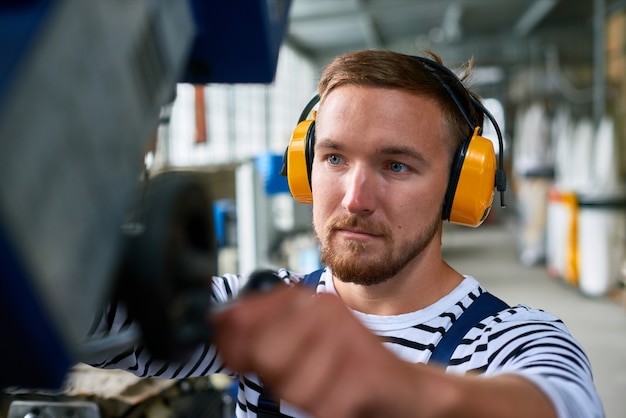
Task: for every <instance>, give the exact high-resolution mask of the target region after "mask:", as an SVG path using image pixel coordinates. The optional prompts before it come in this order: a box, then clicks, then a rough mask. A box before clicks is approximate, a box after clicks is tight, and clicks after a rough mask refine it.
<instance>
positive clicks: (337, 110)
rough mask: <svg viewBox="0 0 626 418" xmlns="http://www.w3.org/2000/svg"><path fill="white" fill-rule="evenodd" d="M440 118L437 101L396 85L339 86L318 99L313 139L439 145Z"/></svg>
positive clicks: (442, 130) (442, 141)
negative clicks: (321, 98)
mask: <svg viewBox="0 0 626 418" xmlns="http://www.w3.org/2000/svg"><path fill="white" fill-rule="evenodd" d="M443 121H444V118H443V114H442V111H441V108H440V106H439V104H438V103H437V102H436V101H435V100H433V99H431V98H428V97H425V96H423V95H418V94H416V93H413V92H408V91H405V90H400V89H390V88H379V87H363V86H355V85H348V86H341V87H338V88H336V89H334V90H332V91H331V92H330V93H329V94H328V95H327V96H326V97H324V100H323V101H322V102H321V103H320V109H319V112H318V115H317V121H316V139H317V140H320V138H328V139H333V140H341V139H346V140H349V139H353V140H355V141H358V142H359V143H363V142H364V141H367V140H375V141H377V142H378V143H381V142H383V143H389V142H394V141H399V142H403V143H404V145H407V144H408V143H411V142H412V143H415V145H421V146H428V145H433V146H439V147H443V145H444V143H445V142H446V141H445V139H444V138H445V135H444V132H445V130H444V122H443Z"/></svg>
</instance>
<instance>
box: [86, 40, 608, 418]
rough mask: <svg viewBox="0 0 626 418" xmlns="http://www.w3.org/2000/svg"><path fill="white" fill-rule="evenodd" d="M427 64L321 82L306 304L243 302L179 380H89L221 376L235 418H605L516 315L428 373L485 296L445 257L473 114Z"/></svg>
mask: <svg viewBox="0 0 626 418" xmlns="http://www.w3.org/2000/svg"><path fill="white" fill-rule="evenodd" d="M433 58H434V61H429V60H425V59H419V58H416V57H411V56H407V55H403V54H397V53H394V52H389V51H360V52H354V53H349V54H346V55H343V56H340V57H338V58H337V59H336V60H335V61H333V63H331V64H330V65H329V66H328V67H327V68H326V70H325V71H324V73H323V74H322V77H321V80H320V83H319V88H318V93H319V96H320V105H319V110H318V113H317V118H316V120H315V131H314V141H315V142H314V148H313V155H312V156H311V157H312V166H311V170H310V171H311V172H310V186H311V191H312V200H313V226H314V230H315V234H316V236H317V238H318V239H319V242H320V245H321V257H322V262H323V263H324V265H326V266H327V268H326V270H325V271H324V272H323V273H322V274H321V277H320V279H319V282H318V283H317V287H316V296H315V297H313V295H312V291H311V290H310V289H307V288H305V287H304V286H285V287H281V288H278V289H276V290H272V291H270V292H264V293H262V294H256V295H246V296H243V297H240V298H238V299H237V301H236V302H235V303H233V304H231V305H230V306H229V307H227V308H226V309H224V310H223V311H221V312H219V313H213V314H210V315H208V319H207V321H209V322H210V323H211V325H212V326H214V327H215V346H210V347H206V348H204V350H201V351H199V352H198V353H197V354H196V355H195V356H194V357H193V358H192V359H191V360H190V361H189V362H188V363H186V364H185V365H174V364H162V363H160V364H157V363H158V362H156V361H153V359H152V358H151V357H150V355H149V353H146V352H145V350H144V351H141V350H139V349H137V350H134V351H132V352H128V353H125V354H124V355H122V356H117V357H113V356H112V357H111V359H108V360H103V362H102V363H99V364H97V366H100V367H122V368H129V369H133V370H134V371H135V372H136V373H137V374H138V375H158V376H162V377H186V376H192V375H201V374H206V373H211V372H218V371H224V370H225V369H226V368H227V369H229V370H232V371H234V372H235V373H237V374H238V375H239V376H240V381H241V383H240V390H239V398H238V406H237V414H238V416H240V417H243V416H257V413H259V411H260V410H259V398H260V397H262V396H263V397H265V396H266V392H267V391H266V390H264V389H263V387H262V386H263V385H265V386H266V388H269V389H270V390H271V393H272V396H273V397H274V398H275V399H282V401H280V403H276V405H275V406H273V407H272V406H271V405H270V409H272V408H276V409H279V411H280V412H270V415H271V414H272V413H273V414H274V415H273V416H284V415H287V416H316V417H456V416H458V417H472V416H475V417H481V418H485V417H498V418H502V417H557V416H558V417H575V416H576V417H578V416H579V417H599V416H602V415H603V412H602V406H601V403H600V400H599V398H598V395H597V393H596V390H595V388H594V386H593V382H592V377H591V371H590V366H589V363H588V360H587V357H586V355H585V354H584V351H583V350H582V348H581V347H580V346H579V345H578V344H577V342H576V341H575V340H574V339H573V338H572V337H571V335H570V334H569V333H568V332H567V330H566V329H565V327H564V326H563V324H562V323H561V322H560V321H559V320H558V318H555V317H553V316H551V315H549V314H547V313H544V312H541V311H537V310H533V309H530V308H528V307H525V306H517V307H512V308H505V309H502V310H500V311H499V312H496V313H495V314H493V315H489V316H487V317H486V318H485V319H482V320H481V321H479V323H476V324H473V325H475V326H474V327H472V328H471V329H470V330H469V331H468V332H467V333H464V335H463V337H464V338H463V340H462V341H461V342H460V343H459V344H458V346H455V347H454V348H455V350H454V353H453V354H452V356H451V359H450V361H449V362H448V363H447V364H446V367H442V366H437V365H435V364H426V363H428V362H429V360H430V357H431V355H432V353H433V350H434V349H435V348H436V346H437V345H438V343H439V342H440V341H441V339H442V335H445V334H446V333H447V331H448V330H450V328H451V327H452V325H453V323H455V322H457V321H458V320H459V318H463V314H464V313H465V312H466V311H467V309H468V308H469V307H470V306H471V305H472V303H473V302H474V301H475V300H477V298H478V296H480V295H481V294H482V293H484V292H485V291H484V289H482V288H481V287H480V285H479V283H478V282H477V281H476V280H475V279H473V278H472V277H469V276H463V275H462V274H460V273H459V272H457V271H455V270H454V269H452V268H451V267H450V266H449V265H448V264H446V263H445V261H444V260H443V259H442V256H441V235H442V223H443V218H446V216H443V218H442V208H443V207H444V206H445V205H444V202H445V201H446V199H447V197H446V192H447V190H448V181H449V178H450V173H451V168H450V167H451V166H452V165H453V164H454V161H453V160H454V157H455V154H456V153H457V152H458V149H459V146H460V144H461V143H462V142H463V141H464V140H466V139H467V138H468V137H471V135H472V126H482V124H483V117H484V114H483V113H484V112H483V110H481V108H480V107H479V106H477V103H478V102H477V99H476V96H472V94H473V93H470V92H469V91H468V90H467V89H466V88H465V87H464V86H463V85H462V84H461V82H460V81H459V80H458V79H455V78H454V76H452V75H451V73H448V72H447V71H445V69H444V68H443V67H439V65H440V62H439V60H438V58H436V57H433ZM468 125H469V126H468ZM279 275H280V276H281V277H282V278H284V280H285V281H286V282H293V283H296V282H298V281H299V280H300V276H298V275H296V274H293V273H289V272H287V271H283V270H281V271H280V272H279ZM238 279H239V278H238V277H237V276H232V275H227V276H225V277H223V278H215V281H214V290H215V295H216V298H217V299H218V300H220V301H226V300H228V299H232V298H235V297H236V296H237V293H238ZM124 319H125V318H124V314H123V313H121V312H118V318H116V321H114V323H110V324H108V325H107V327H108V328H115V327H116V326H117V325H115V324H116V323H122V322H123V321H124ZM216 347H217V348H216ZM218 352H219V353H221V355H218V354H217V353H218ZM220 356H221V357H220ZM222 359H223V360H222ZM259 376H261V379H259ZM261 382H262V383H261ZM261 403H262V404H265V401H262V402H261ZM263 408H264V406H262V407H261V409H263ZM280 414H283V415H280Z"/></svg>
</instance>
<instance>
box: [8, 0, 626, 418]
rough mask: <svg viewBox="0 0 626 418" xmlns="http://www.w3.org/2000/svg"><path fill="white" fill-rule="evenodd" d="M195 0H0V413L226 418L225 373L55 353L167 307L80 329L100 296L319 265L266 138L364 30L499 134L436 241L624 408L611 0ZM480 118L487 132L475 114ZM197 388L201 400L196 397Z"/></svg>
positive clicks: (275, 145)
mask: <svg viewBox="0 0 626 418" xmlns="http://www.w3.org/2000/svg"><path fill="white" fill-rule="evenodd" d="M214 3H215V2H205V1H201V0H197V1H196V0H187V1H183V0H181V1H178V2H168V1H158V0H152V1H149V0H146V1H139V0H137V1H134V2H110V1H94V2H82V1H79V0H66V1H61V0H58V1H53V0H28V1H17V0H16V1H5V2H3V4H2V5H0V275H1V276H0V305H1V306H2V307H0V314H1V318H2V320H1V322H0V324H1V325H0V327H1V328H0V332H1V333H2V334H1V335H2V336H1V337H0V384H1V385H0V388H6V389H5V391H4V392H3V394H2V395H1V397H0V416H10V417H11V418H13V417H14V416H15V417H16V416H26V414H27V413H32V411H33V408H35V407H37V408H39V411H40V412H41V411H42V410H44V409H45V410H46V411H52V412H49V413H50V414H63V413H67V411H68V410H72V411H73V413H74V414H83V415H75V416H95V417H100V416H102V417H105V416H219V415H217V414H218V412H216V411H218V410H219V413H223V414H225V415H221V416H228V411H230V406H229V405H231V404H232V402H231V404H229V401H228V399H230V398H228V396H230V395H229V394H228V391H226V390H223V388H224V386H225V384H224V383H223V382H217V383H216V382H215V381H213V380H211V379H203V380H193V381H191V380H189V381H182V382H180V381H179V382H159V383H154V382H152V381H150V383H146V381H139V380H134V379H132V378H131V377H129V376H127V375H126V374H119V375H117V374H116V375H115V376H116V377H115V378H113V377H111V376H112V375H111V374H107V375H106V376H105V377H102V376H101V375H100V374H98V375H97V377H96V375H95V374H96V373H99V372H96V371H93V370H91V369H89V368H86V367H82V366H81V367H80V368H76V366H73V365H74V364H75V363H76V362H80V361H81V360H85V359H87V358H89V355H91V354H93V352H94V351H97V350H98V349H101V348H102V347H107V346H109V345H110V344H113V343H115V344H123V343H126V344H127V343H131V342H133V341H137V339H141V338H151V340H152V341H157V342H159V341H165V340H168V341H169V340H172V339H173V338H172V334H171V333H172V330H173V329H175V328H176V325H177V324H178V322H176V321H178V320H180V318H173V319H172V318H161V319H159V321H161V320H163V321H166V322H167V321H171V322H168V326H164V327H163V329H162V330H160V331H159V332H160V334H157V335H148V337H146V334H147V331H146V327H144V328H142V329H140V330H138V331H137V332H135V333H129V334H128V335H127V336H126V337H127V338H126V340H125V341H122V342H111V341H105V340H104V339H103V340H102V341H101V343H102V344H103V345H102V346H101V347H95V348H94V347H92V346H90V347H86V346H85V345H84V344H83V339H84V336H85V335H86V333H87V332H88V331H89V329H90V325H91V318H93V316H94V315H95V313H96V312H97V310H98V309H99V307H100V306H101V305H102V304H103V303H104V302H105V301H106V300H108V298H109V297H110V296H111V295H120V297H122V298H124V299H125V300H126V302H127V303H129V305H131V306H135V307H136V308H135V310H134V314H135V315H136V316H137V318H138V319H140V321H139V322H141V323H142V324H145V323H149V322H151V321H152V322H154V321H156V319H151V318H154V317H153V316H151V315H153V314H154V311H158V310H160V309H161V308H163V310H165V307H166V306H168V304H169V303H171V299H172V296H170V295H174V294H183V293H184V292H186V291H188V290H190V289H191V290H195V289H197V288H202V287H203V286H204V285H205V283H204V282H203V280H202V279H201V277H206V276H207V275H210V274H222V273H226V272H238V273H242V274H248V273H251V272H253V271H255V270H257V269H259V268H277V267H288V268H290V269H292V270H295V271H298V272H302V273H306V272H309V271H312V270H314V269H316V268H318V267H319V265H320V262H319V257H318V247H317V243H316V242H315V240H314V239H313V236H312V233H311V207H310V206H308V205H302V204H299V203H297V202H295V201H294V200H293V199H292V197H291V196H290V193H289V189H288V185H287V182H286V179H285V178H284V177H282V176H280V174H279V173H280V169H281V167H282V157H283V152H284V150H285V147H286V146H287V144H288V141H289V138H290V136H291V133H292V130H293V129H294V127H295V126H296V124H297V122H298V117H299V115H300V113H301V111H302V109H303V108H304V107H305V105H306V104H307V102H308V101H309V100H310V99H311V97H312V96H313V95H314V94H315V90H316V83H317V79H318V76H319V75H320V72H321V71H322V69H323V67H324V66H325V65H326V64H328V63H329V62H330V61H331V60H332V59H333V57H335V56H336V55H338V54H341V53H344V52H348V51H352V50H357V49H365V48H373V49H390V50H394V51H398V52H403V53H409V54H414V55H424V54H425V52H426V51H429V50H430V51H433V52H435V53H437V54H438V55H440V56H441V57H442V59H443V61H444V64H446V65H447V66H448V67H450V68H452V69H454V70H457V71H458V72H459V74H460V73H461V72H462V70H463V65H464V64H465V63H466V62H467V61H468V60H469V59H472V60H473V65H474V68H473V71H472V78H471V79H470V81H469V85H470V87H472V88H473V89H475V90H476V91H477V92H478V93H479V94H480V95H481V96H482V97H483V99H484V101H485V104H486V106H487V108H488V109H490V111H491V112H492V113H493V115H494V116H495V118H496V119H497V120H498V122H499V126H500V128H501V130H502V132H503V136H504V149H503V150H502V152H503V153H504V155H503V157H504V161H505V166H506V171H507V176H508V188H507V191H506V202H507V207H506V208H501V207H499V202H498V199H497V198H496V201H495V202H494V208H493V209H492V211H491V213H490V215H489V217H488V218H487V220H486V222H485V224H484V225H483V226H481V227H480V228H477V229H468V228H463V227H459V226H455V225H451V224H446V225H445V230H444V248H443V252H444V257H445V258H446V260H448V261H449V262H450V264H452V265H453V266H455V267H457V268H458V269H459V270H460V271H461V272H463V273H467V274H472V275H474V276H475V277H477V278H478V279H479V280H480V281H482V282H484V283H485V284H486V285H487V287H488V288H491V289H494V290H495V289H497V291H495V293H498V294H501V295H504V297H505V299H506V300H507V301H508V302H509V303H525V304H529V305H531V306H536V305H540V306H536V307H539V308H542V309H545V310H548V311H551V312H554V313H557V314H559V315H561V316H562V317H563V319H565V321H566V323H567V324H568V325H569V326H570V328H571V329H572V330H573V332H574V335H575V336H576V337H577V338H579V339H580V340H581V342H583V345H584V346H585V347H586V348H587V349H588V350H589V354H590V358H591V359H592V362H593V365H594V368H595V369H596V370H597V375H596V379H597V381H598V387H599V390H600V392H601V396H602V398H603V400H604V401H605V403H606V409H607V416H609V417H619V416H624V413H623V411H624V410H625V409H626V402H625V401H624V400H623V396H622V394H625V393H626V358H625V357H626V356H624V355H623V353H624V350H625V349H626V313H625V312H624V300H626V298H624V295H623V293H624V283H625V282H626V264H625V259H624V255H625V248H624V246H625V243H626V212H625V208H626V188H625V183H624V174H625V169H626V165H625V158H624V157H625V148H626V125H625V124H624V120H625V119H626V1H625V0H575V1H572V0H506V1H501V0H438V1H425V0H424V1H421V0H247V1H239V2H224V3H232V4H219V5H218V4H214ZM483 135H484V136H486V137H488V138H490V139H493V140H496V139H497V137H496V135H495V132H494V130H493V127H492V126H491V125H490V124H489V123H488V122H486V125H485V130H484V132H483ZM496 152H500V150H499V148H498V147H497V146H496ZM162 178H174V180H172V181H169V179H167V181H166V180H164V181H158V179H162ZM176 231H179V232H180V231H182V233H175V232H176ZM198 235H200V236H209V237H210V239H203V238H197V236H198ZM181 236H182V238H181ZM149 243H156V244H154V245H149ZM157 244H158V245H157ZM173 265H175V266H176V267H175V268H174V267H172V266H173ZM180 265H184V268H183V269H182V270H184V273H181V269H180V268H179V267H180ZM155 271H156V272H158V274H154V272H155ZM146 289H157V290H158V292H157V291H155V292H154V294H153V293H150V292H149V291H147V290H146ZM146 292H147V293H148V294H147V295H146ZM164 295H165V296H164ZM189 304H192V302H191V301H189ZM198 338H200V337H198ZM183 343H193V341H192V342H189V341H185V342H183ZM174 345H175V344H173V346H172V347H171V348H172V350H175V349H176V347H175V346H174ZM70 369H71V370H72V372H71V373H69V371H70ZM85 376H87V377H85ZM103 381H107V382H111V381H114V382H115V383H114V384H113V385H112V388H110V390H109V389H107V391H106V393H104V392H105V391H104V390H103V389H102V388H103V387H105V385H104V384H103V383H102V382H103ZM79 383H80V384H79ZM81 385H82V386H81ZM226 386H227V385H226ZM33 387H36V388H47V390H48V392H45V394H44V393H42V392H40V391H34V390H33V389H32V388H33ZM94 387H100V388H101V389H99V390H96V389H94ZM130 388H133V390H134V392H133V393H135V395H134V396H129V395H128V391H129V390H130ZM49 390H52V392H50V391H49ZM51 393H52V394H51ZM137 393H139V394H140V395H136V394H137ZM207 396H208V397H210V398H211V399H212V402H213V401H214V402H215V405H219V406H212V407H211V408H209V407H206V408H204V409H203V410H202V411H200V409H198V408H199V407H198V404H200V403H201V404H203V405H213V404H211V403H210V402H208V401H207V400H206V398H207ZM85 400H89V401H90V402H92V404H93V405H92V404H84V403H77V402H78V401H80V402H84V401H85ZM183 400H184V402H183ZM200 401H202V402H200ZM16 402H17V403H16ZM19 402H21V403H19ZM37 402H41V403H37ZM11 405H13V406H12V408H13V409H12V412H11V411H10V408H11ZM46 408H47V409H46ZM64 408H66V409H64ZM67 408H70V409H67ZM193 408H196V409H193ZM131 411H134V412H132V413H131ZM155 411H160V412H155ZM181 411H186V412H185V413H187V414H188V415H184V413H183V412H181ZM189 411H195V412H194V413H193V414H191V413H190V412H189ZM159 413H160V414H164V415H158V414H159ZM20 414H21V415H20ZM89 414H98V415H89ZM132 414H134V415H132ZM142 414H143V415H142ZM168 414H169V415H168ZM189 414H191V415H189ZM33 416H34V415H33ZM50 416H62V415H50ZM63 416H69V415H63Z"/></svg>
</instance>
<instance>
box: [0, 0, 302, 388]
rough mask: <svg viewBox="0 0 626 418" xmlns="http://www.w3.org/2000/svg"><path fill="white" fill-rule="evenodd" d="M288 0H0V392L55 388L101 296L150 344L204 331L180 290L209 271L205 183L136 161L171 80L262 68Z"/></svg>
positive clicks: (230, 76) (188, 340)
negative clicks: (177, 312) (118, 304)
mask: <svg viewBox="0 0 626 418" xmlns="http://www.w3.org/2000/svg"><path fill="white" fill-rule="evenodd" d="M242 4H245V10H242ZM289 5H290V2H289V1H288V0H248V1H244V2H228V1H226V2H221V1H219V2H215V1H203V0H186V1H167V0H142V1H110V0H90V1H83V0H26V1H25V0H14V1H12V0H8V1H4V2H2V3H1V4H0V318H1V320H0V371H1V372H0V389H2V388H7V387H37V388H57V387H59V386H60V385H61V384H62V383H63V381H64V379H65V377H66V373H67V371H68V369H69V368H70V367H71V366H72V365H73V364H75V363H76V362H77V361H80V358H79V357H80V356H81V355H85V353H84V349H85V347H84V346H83V345H82V343H83V339H84V337H85V335H86V333H87V331H88V329H89V326H90V322H91V320H92V318H93V316H94V314H95V312H96V310H97V309H98V308H99V307H100V306H101V305H102V304H103V303H104V302H105V301H106V300H107V298H109V297H110V296H111V295H112V294H114V293H116V294H117V293H119V294H120V295H122V297H124V298H126V299H127V302H128V303H129V309H130V311H131V312H133V313H134V314H135V315H136V316H137V318H138V320H139V322H140V323H141V324H142V333H141V335H140V336H139V338H144V339H146V340H147V342H150V341H152V342H153V345H154V346H160V347H162V348H163V352H161V353H159V354H162V355H163V356H172V355H179V354H181V353H182V352H184V350H185V349H186V348H188V347H187V345H189V344H193V343H196V342H197V341H198V340H199V339H202V338H205V337H206V330H203V329H202V326H201V325H199V324H198V323H195V322H194V312H196V311H197V309H202V303H201V302H198V301H197V300H196V299H193V298H192V297H190V295H191V294H193V293H194V292H187V291H188V290H189V289H190V288H193V287H194V286H197V285H198V283H199V282H201V281H199V280H198V276H204V275H205V274H207V273H208V274H210V273H212V272H213V271H214V268H215V267H214V263H215V260H214V258H215V254H214V251H215V247H214V244H213V240H214V237H213V230H212V224H211V204H210V196H207V195H205V194H204V191H203V190H200V189H199V188H198V187H197V185H196V184H195V183H194V179H193V177H192V176H179V175H166V174H163V175H162V177H159V178H155V179H148V178H146V176H144V175H143V173H144V161H143V158H144V155H145V152H146V150H147V149H148V148H149V147H150V146H151V142H152V141H154V138H155V135H156V130H157V125H158V122H159V112H160V109H161V108H162V106H163V105H165V104H166V103H168V102H170V101H171V100H172V99H173V95H174V94H175V86H176V84H177V83H179V82H188V83H195V84H205V83H211V82H226V83H241V82H255V83H268V82H271V81H272V80H273V77H274V72H275V68H276V61H277V57H278V51H279V47H280V44H281V42H282V37H283V33H284V30H285V26H286V21H287V15H288V10H289ZM120 278H123V280H121V279H120ZM138 289H141V295H142V298H143V299H142V300H141V301H140V300H139V299H141V298H138V294H139V290H138ZM173 300H176V303H181V300H182V303H183V304H184V305H185V306H187V307H188V309H186V310H185V313H184V314H183V315H182V316H180V317H176V318H166V317H164V316H163V313H162V312H161V311H160V309H161V308H162V307H163V305H164V304H168V303H171V302H172V301H173ZM150 309H153V310H152V311H150ZM155 321H158V323H159V325H161V327H160V328H159V329H157V327H155V326H154V323H155ZM176 321H182V323H184V324H187V325H188V327H186V328H185V327H179V326H174V325H173V324H177V325H179V324H180V322H176ZM163 324H165V326H164V327H163ZM170 325H171V326H170ZM181 330H184V331H188V332H187V334H185V333H184V332H183V331H181ZM176 332H178V334H176ZM164 333H165V334H164ZM165 337H167V338H169V337H172V338H171V341H172V343H171V344H169V345H159V344H157V342H159V343H160V342H162V341H163V338H165Z"/></svg>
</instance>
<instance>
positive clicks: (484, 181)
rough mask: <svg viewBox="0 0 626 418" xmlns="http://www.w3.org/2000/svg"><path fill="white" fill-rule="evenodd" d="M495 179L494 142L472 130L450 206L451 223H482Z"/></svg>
mask: <svg viewBox="0 0 626 418" xmlns="http://www.w3.org/2000/svg"><path fill="white" fill-rule="evenodd" d="M495 178H496V155H495V152H494V150H493V143H492V142H491V141H490V140H489V139H487V138H484V137H482V136H479V135H478V133H477V132H475V133H474V136H473V137H472V139H471V141H470V143H469V146H468V148H467V152H466V154H465V159H464V161H463V166H462V168H461V174H460V175H459V181H458V183H457V187H456V192H455V194H454V198H453V200H452V208H451V209H450V218H449V219H450V222H451V223H455V224H460V225H465V226H471V227H477V226H479V225H481V224H482V223H483V222H484V221H485V218H486V217H487V215H488V214H489V210H490V209H491V205H492V203H493V197H494V188H495Z"/></svg>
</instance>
